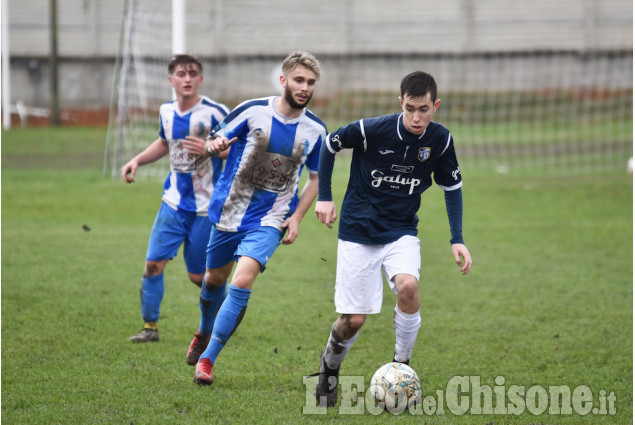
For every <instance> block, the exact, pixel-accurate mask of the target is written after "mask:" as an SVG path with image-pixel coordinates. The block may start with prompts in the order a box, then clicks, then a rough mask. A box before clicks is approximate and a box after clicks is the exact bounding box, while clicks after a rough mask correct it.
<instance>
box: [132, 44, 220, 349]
mask: <svg viewBox="0 0 635 425" xmlns="http://www.w3.org/2000/svg"><path fill="white" fill-rule="evenodd" d="M168 82H169V83H170V85H171V86H172V87H173V88H174V93H175V94H176V100H173V101H170V102H166V103H164V104H163V105H161V108H160V111H159V125H160V127H159V137H158V138H157V139H156V140H155V141H154V142H153V143H152V144H150V146H148V147H147V148H146V149H145V150H144V151H143V152H141V153H140V154H138V155H137V156H135V157H134V158H132V159H131V160H130V161H129V162H128V163H127V164H125V165H124V166H123V167H122V168H121V177H122V178H123V180H124V182H126V183H133V182H134V178H135V175H136V173H137V169H138V168H139V167H140V166H142V165H145V164H149V163H151V162H155V161H157V160H159V159H160V158H162V157H164V156H165V155H170V174H169V175H168V177H167V178H166V180H165V183H164V185H163V188H164V189H163V196H162V202H161V207H160V209H159V212H158V214H157V216H156V219H155V222H154V225H153V226H152V231H151V233H150V240H149V242H148V251H147V253H146V264H145V268H144V270H143V278H142V284H141V314H142V317H143V321H144V326H143V329H141V331H139V333H137V334H136V335H133V336H132V337H130V341H132V342H150V341H158V340H159V330H158V322H159V309H160V306H161V301H162V299H163V294H164V291H165V288H164V280H163V271H164V269H165V266H166V264H167V262H168V261H169V260H170V259H172V258H174V256H175V255H176V253H177V251H178V249H179V247H180V246H181V245H183V259H184V260H185V265H186V267H187V275H188V277H189V279H190V280H191V281H192V282H193V283H195V284H196V285H197V286H199V287H200V286H201V282H202V281H203V274H204V273H205V248H206V246H207V239H208V236H209V232H210V229H211V225H210V223H209V220H208V218H207V206H208V205H209V200H210V197H211V195H212V193H213V191H214V184H215V182H216V180H217V179H218V176H219V174H220V172H221V170H222V159H220V158H209V157H208V156H207V155H206V154H205V151H204V147H205V140H204V139H203V137H206V136H207V134H209V132H210V130H211V129H212V128H214V127H215V126H216V125H217V124H218V123H219V122H220V121H222V119H223V118H224V117H225V116H226V115H227V113H228V112H229V109H228V108H227V106H225V105H222V104H220V103H217V102H214V101H213V100H212V99H210V98H208V97H206V96H202V95H200V94H199V88H200V87H201V84H202V83H203V65H202V64H201V61H200V60H199V59H198V58H196V57H194V56H191V55H176V56H174V57H173V58H172V60H170V62H169V64H168ZM225 156H226V153H225Z"/></svg>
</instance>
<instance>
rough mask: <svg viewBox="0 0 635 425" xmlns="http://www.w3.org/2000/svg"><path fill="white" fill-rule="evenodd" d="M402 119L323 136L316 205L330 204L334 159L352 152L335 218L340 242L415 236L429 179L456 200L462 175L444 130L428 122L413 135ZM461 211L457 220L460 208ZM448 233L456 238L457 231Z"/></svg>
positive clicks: (389, 117)
mask: <svg viewBox="0 0 635 425" xmlns="http://www.w3.org/2000/svg"><path fill="white" fill-rule="evenodd" d="M402 115H403V114H391V115H384V116H381V117H377V118H369V119H363V120H359V121H355V122H353V123H351V124H349V125H347V126H345V127H342V128H340V129H339V130H337V131H335V132H333V133H331V134H329V135H328V137H327V140H326V143H325V146H324V147H325V148H326V149H328V151H329V152H328V153H330V155H329V154H328V153H327V152H324V153H323V154H324V155H322V156H321V158H320V175H319V177H320V190H319V197H318V200H325V201H328V200H332V195H331V178H330V177H331V173H332V161H333V160H334V154H335V153H337V152H339V151H340V150H342V149H352V150H353V156H352V159H351V171H350V178H349V182H348V188H347V190H346V195H345V196H344V201H343V203H342V208H341V215H340V224H339V238H340V239H342V240H347V241H351V242H356V243H363V244H385V243H389V242H393V241H395V240H397V239H399V238H400V237H402V236H404V235H413V236H416V235H417V223H418V221H419V219H418V217H417V211H418V210H419V207H420V205H421V194H422V193H423V192H424V191H425V190H426V189H428V188H429V187H430V186H431V185H432V178H433V177H434V181H435V183H436V184H437V185H438V186H439V187H441V188H442V189H443V190H445V191H446V193H449V192H452V191H457V190H458V192H454V193H456V194H459V196H460V190H459V189H460V188H461V186H462V180H461V172H460V169H459V165H458V161H457V158H456V152H455V150H454V142H453V139H452V135H451V134H450V132H449V130H448V129H446V128H445V127H444V126H442V125H441V124H438V123H436V122H434V121H432V122H430V124H429V125H428V127H427V128H426V130H425V131H424V133H423V134H421V135H415V134H412V133H410V132H409V131H407V130H406V128H405V127H404V125H403V120H402ZM328 157H330V158H328ZM323 158H324V159H325V161H323ZM329 162H330V164H329ZM451 204H452V203H451ZM460 208H461V211H460V212H459V216H460V217H461V218H462V203H461V204H460ZM448 213H450V211H448ZM450 224H451V225H452V224H453V223H452V220H451V223H450ZM460 226H461V223H459V227H460ZM453 227H456V226H453ZM452 230H453V232H452V233H453V239H456V238H454V234H455V233H457V229H456V228H454V229H452ZM460 232H461V230H460V228H459V229H458V234H459V239H460V241H458V242H461V243H462V236H460Z"/></svg>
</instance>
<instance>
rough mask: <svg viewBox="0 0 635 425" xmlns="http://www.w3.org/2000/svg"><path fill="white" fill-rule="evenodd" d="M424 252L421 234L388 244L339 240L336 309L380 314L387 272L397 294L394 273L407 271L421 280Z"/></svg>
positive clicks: (347, 312) (351, 312) (349, 312)
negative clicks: (421, 249) (366, 243)
mask: <svg viewBox="0 0 635 425" xmlns="http://www.w3.org/2000/svg"><path fill="white" fill-rule="evenodd" d="M420 267H421V252H420V248H419V238H417V237H415V236H403V237H401V238H399V239H398V240H396V241H395V242H391V243H388V244H385V245H363V244H359V243H355V242H348V241H343V240H341V239H340V240H339V241H338V245H337V272H336V276H335V311H336V312H337V313H339V314H377V313H379V312H380V311H381V305H382V301H383V298H384V294H383V288H384V280H383V276H382V271H383V272H384V275H385V276H386V280H387V281H388V285H390V289H391V290H392V291H393V292H394V293H395V294H396V293H397V289H396V288H395V284H394V282H393V281H392V280H393V278H394V277H395V275H397V274H400V273H407V274H409V275H412V276H414V277H416V278H417V280H419V269H420Z"/></svg>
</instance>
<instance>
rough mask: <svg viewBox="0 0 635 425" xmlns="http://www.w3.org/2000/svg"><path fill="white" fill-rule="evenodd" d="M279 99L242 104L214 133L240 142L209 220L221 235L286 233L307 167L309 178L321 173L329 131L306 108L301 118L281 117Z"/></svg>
mask: <svg viewBox="0 0 635 425" xmlns="http://www.w3.org/2000/svg"><path fill="white" fill-rule="evenodd" d="M276 99H277V97H276V96H271V97H265V98H260V99H253V100H249V101H246V102H243V103H241V104H240V105H238V106H237V107H236V109H234V110H233V111H232V112H231V113H230V114H229V115H228V116H227V117H226V118H225V119H224V120H223V122H221V123H220V124H219V125H218V126H217V127H216V128H215V129H214V131H213V133H214V134H215V135H217V136H225V137H227V138H228V139H232V138H233V137H238V141H236V142H235V143H234V144H233V145H232V146H231V148H230V150H229V155H228V157H227V161H226V164H225V169H224V170H223V172H222V174H221V176H220V179H219V180H218V182H217V184H216V188H215V190H214V194H213V195H212V199H211V200H210V204H209V217H210V219H211V220H212V221H213V222H214V223H215V224H216V228H217V229H218V230H221V231H225V232H235V231H242V230H249V229H254V228H257V227H260V226H271V227H275V228H277V229H279V230H282V223H283V222H284V220H285V219H286V218H287V217H289V216H290V215H291V214H293V212H294V211H295V209H296V207H297V204H298V200H299V198H298V184H299V181H300V174H301V173H302V169H303V167H304V165H305V164H306V167H307V168H308V170H309V173H317V170H318V162H319V154H320V147H321V145H322V143H323V141H324V139H325V138H326V126H325V125H324V123H323V122H322V121H321V120H320V119H319V118H318V117H317V116H315V115H314V114H313V113H311V111H309V110H308V109H306V108H305V109H304V110H303V112H302V114H301V115H300V116H299V117H297V118H288V117H285V116H283V115H281V114H280V113H278V111H277V110H276V108H275V106H274V105H275V101H276Z"/></svg>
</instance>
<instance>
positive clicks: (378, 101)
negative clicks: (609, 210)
mask: <svg viewBox="0 0 635 425" xmlns="http://www.w3.org/2000/svg"><path fill="white" fill-rule="evenodd" d="M537 1H538V2H542V3H544V8H542V9H541V7H539V5H538V6H537V5H536V4H533V5H532V6H531V7H529V6H527V8H528V9H527V10H514V11H513V20H512V21H511V22H510V16H512V14H511V12H510V11H508V12H505V11H500V10H501V9H504V8H506V7H511V6H507V5H508V4H509V3H507V2H504V1H498V0H484V1H483V2H476V3H474V4H472V3H470V2H457V1H450V2H447V1H441V0H434V1H432V0H431V2H430V3H429V4H428V2H425V4H426V7H423V6H421V3H422V2H419V1H416V0H403V3H407V4H408V5H410V6H412V9H410V10H412V16H403V14H402V13H401V14H399V16H396V15H395V14H394V13H393V12H391V10H393V9H392V8H391V7H388V8H386V7H382V6H381V5H382V4H383V3H382V2H360V1H355V0H353V1H347V2H339V1H335V0H325V1H324V2H322V3H320V5H310V4H305V3H303V2H288V1H285V0H271V1H270V2H268V3H267V4H268V7H267V8H263V7H262V3H260V2H258V1H255V0H254V1H249V0H242V1H233V2H232V1H229V0H217V1H215V2H208V1H203V0H199V1H196V0H188V3H187V5H188V7H187V25H186V27H187V32H188V34H187V40H188V47H187V52H188V53H192V54H195V55H197V56H199V57H200V58H201V59H202V61H203V66H204V71H203V75H204V83H203V87H202V92H203V93H204V94H206V95H208V96H209V97H211V98H212V99H214V100H216V101H219V102H222V103H225V104H226V105H228V106H229V107H230V108H232V107H234V106H236V105H237V104H238V103H240V102H242V101H243V100H246V99H249V98H254V97H260V96H267V95H271V94H278V93H279V87H276V86H275V79H276V78H277V76H278V75H279V72H280V63H281V61H282V59H284V57H285V56H286V54H287V53H288V52H289V51H292V50H296V49H302V50H307V51H310V52H311V53H314V54H315V55H316V56H317V57H318V59H320V61H321V63H322V67H323V76H322V77H321V79H320V81H319V82H318V86H317V88H316V92H315V94H314V98H313V100H312V101H311V105H310V106H309V108H310V109H311V110H312V111H313V112H315V113H316V114H317V115H318V116H320V118H322V120H323V121H324V122H325V123H326V124H327V126H328V128H329V130H335V129H336V128H338V126H340V125H343V124H346V123H348V122H351V121H354V120H357V119H360V118H364V117H370V116H377V115H381V114H385V113H391V112H399V111H400V106H399V103H398V96H399V83H400V80H401V78H402V77H403V76H404V75H405V74H407V73H409V72H411V71H413V70H424V71H427V72H430V73H431V74H432V75H434V77H435V79H436V80H437V84H438V86H439V97H440V98H441V100H442V103H441V107H440V108H439V110H438V112H437V114H436V115H435V121H438V122H440V123H442V124H444V125H445V126H447V127H448V128H449V129H450V130H451V132H452V134H453V136H454V139H455V143H456V148H457V152H458V155H459V156H460V163H461V167H462V169H463V170H464V171H467V169H470V171H471V172H477V171H481V170H482V171H483V172H496V173H510V174H530V173H532V174H533V173H546V174H558V175H563V174H580V173H588V172H616V171H623V170H624V169H625V167H626V163H627V160H628V158H629V157H631V156H632V150H633V147H632V142H633V55H632V39H629V38H630V37H624V31H626V35H629V34H630V35H631V36H632V3H631V2H630V0H629V1H626V0H611V1H610V2H606V3H603V7H602V8H601V10H600V9H599V8H597V7H596V6H594V5H595V2H579V1H573V0H563V1H562V2H558V3H554V2H552V1H551V0H537ZM296 3H302V4H301V5H300V4H296ZM561 3H562V4H561ZM514 7H520V6H519V5H516V6H514ZM523 7H524V6H523ZM170 8H171V6H170V2H167V1H160V2H156V1H153V0H128V1H127V2H126V7H125V12H124V17H123V20H122V22H123V23H122V31H121V45H120V53H119V56H118V58H117V65H116V75H115V79H114V84H113V94H112V104H111V116H110V124H109V131H108V141H107V149H106V158H105V162H104V172H105V174H110V175H112V176H113V177H115V178H118V176H119V169H120V168H121V166H122V165H123V164H124V163H125V162H127V161H128V160H129V159H130V158H132V157H133V156H134V155H136V154H137V153H138V152H140V151H141V150H143V149H145V147H147V146H148V144H149V143H151V142H152V141H153V140H154V139H156V137H157V135H158V128H159V127H158V110H159V106H160V104H161V103H163V102H165V101H167V100H170V99H171V97H172V92H171V88H170V86H169V84H168V82H167V77H168V75H167V63H168V61H169V59H170V57H171V28H172V27H171V10H170ZM481 8H485V9H486V10H481ZM487 8H489V9H487ZM535 9H541V13H537V12H536V11H535ZM400 10H402V11H403V10H404V8H400ZM327 12H328V13H327ZM418 14H420V16H422V17H423V18H420V17H419V15H418ZM307 16H309V17H310V19H306V17H307ZM484 16H485V17H486V18H483V17H484ZM547 18H548V19H547ZM280 19H282V20H284V23H281V22H280ZM419 21H422V22H423V24H425V25H419ZM285 23H286V24H285ZM447 26H450V27H452V30H451V31H450V30H448V29H447V28H446V27H447ZM556 30H557V31H556ZM629 31H630V32H629ZM527 34H531V35H532V37H534V38H531V37H528V36H527ZM544 34H546V35H544ZM543 35H544V36H543ZM539 36H540V37H546V38H544V39H543V38H536V37H539ZM547 37H552V38H547ZM525 38H528V39H527V40H526V39H525ZM413 39H414V40H413ZM580 40H581V41H580ZM572 43H577V44H572ZM430 46H432V47H433V48H430ZM168 169H169V166H168V164H167V162H166V161H159V162H158V163H156V164H152V165H147V166H145V167H144V168H143V169H142V170H141V171H140V172H139V173H138V176H139V177H140V178H155V177H160V178H164V177H165V175H166V174H167V170H168Z"/></svg>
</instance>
